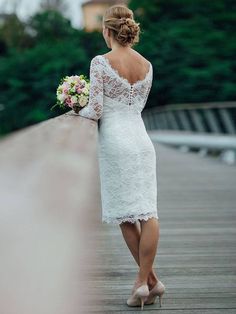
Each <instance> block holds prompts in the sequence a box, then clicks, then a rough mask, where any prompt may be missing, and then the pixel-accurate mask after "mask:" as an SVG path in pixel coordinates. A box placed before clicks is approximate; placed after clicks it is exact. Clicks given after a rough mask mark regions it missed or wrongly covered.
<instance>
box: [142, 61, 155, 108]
mask: <svg viewBox="0 0 236 314" xmlns="http://www.w3.org/2000/svg"><path fill="white" fill-rule="evenodd" d="M150 67H151V71H150V77H149V80H148V89H147V92H146V94H145V98H144V106H145V104H146V102H147V100H148V96H149V94H150V91H151V88H152V81H153V67H152V64H151V63H150ZM143 109H144V108H143Z"/></svg>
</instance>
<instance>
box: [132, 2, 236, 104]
mask: <svg viewBox="0 0 236 314" xmlns="http://www.w3.org/2000/svg"><path fill="white" fill-rule="evenodd" d="M130 7H131V8H132V9H133V10H134V12H135V16H136V17H137V20H138V21H140V23H141V26H142V31H143V32H142V36H141V41H140V44H139V45H138V46H137V49H138V50H139V51H140V52H141V53H143V54H144V55H146V56H147V57H148V58H149V59H150V61H152V63H153V66H154V83H153V88H152V91H151V95H150V99H151V105H152V106H156V100H155V99H158V104H159V105H164V104H167V103H179V102H201V101H202V102H205V101H220V100H234V99H235V96H236V95H235V94H236V88H235V58H234V56H235V55H236V42H235V40H233V36H234V35H233V34H234V32H235V22H234V21H235V20H236V2H235V1H232V0H225V1H222V0H215V1H205V0H194V1H189V0H188V1H187V0H168V1H165V0H152V1H144V0H138V1H137V0H131V2H130Z"/></svg>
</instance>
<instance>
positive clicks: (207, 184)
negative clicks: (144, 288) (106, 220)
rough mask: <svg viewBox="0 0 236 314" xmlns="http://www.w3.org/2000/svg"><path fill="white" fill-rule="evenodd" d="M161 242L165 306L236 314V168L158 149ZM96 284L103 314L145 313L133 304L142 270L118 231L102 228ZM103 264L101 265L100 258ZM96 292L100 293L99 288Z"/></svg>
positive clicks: (192, 312) (191, 313) (165, 309)
mask: <svg viewBox="0 0 236 314" xmlns="http://www.w3.org/2000/svg"><path fill="white" fill-rule="evenodd" d="M155 149H156V153H157V174H158V202H159V209H158V213H159V218H160V240H159V245H158V252H157V255H156V259H155V269H156V271H157V273H158V276H159V278H160V280H161V281H162V282H163V283H164V284H165V285H166V293H165V295H164V296H163V305H162V308H161V309H160V308H159V303H158V302H157V303H156V304H155V305H146V306H145V307H144V310H145V311H146V312H150V313H154V312H156V311H157V310H158V313H165V314H174V313H178V314H179V313H184V314H198V313H199V314H204V313H206V314H220V313H225V314H227V313H228V314H231V313H232V314H233V313H236V241H235V240H236V228H235V222H236V220H235V218H236V168H235V167H232V166H228V165H224V164H222V163H220V161H217V160H214V159H212V158H209V157H204V158H202V157H200V156H198V155H197V154H196V153H187V154H185V153H182V152H180V151H178V150H177V149H174V148H171V147H168V146H164V145H162V144H159V143H158V144H157V143H155ZM96 247H97V254H98V256H99V258H100V262H99V264H98V265H96V269H94V272H93V275H91V283H92V285H93V286H94V287H95V288H96V289H97V288H98V287H100V288H101V291H102V292H103V293H104V294H103V295H100V296H99V298H98V299H99V300H97V301H98V304H99V305H100V309H99V308H98V307H96V306H95V305H94V306H91V307H90V311H91V313H92V312H94V313H95V312H96V313H107V314H108V313H128V312H137V313H140V309H139V308H131V307H128V306H127V305H126V299H127V298H128V296H129V294H130V291H131V288H132V285H133V281H134V279H135V275H136V272H137V265H136V264H135V261H134V259H133V257H132V256H131V254H130V253H129V250H128V248H127V247H126V244H125V242H124V240H123V238H122V234H121V231H120V228H119V226H116V225H107V224H103V225H102V226H101V228H100V231H99V235H98V237H97V245H96ZM98 260H99V259H98ZM96 289H95V290H96Z"/></svg>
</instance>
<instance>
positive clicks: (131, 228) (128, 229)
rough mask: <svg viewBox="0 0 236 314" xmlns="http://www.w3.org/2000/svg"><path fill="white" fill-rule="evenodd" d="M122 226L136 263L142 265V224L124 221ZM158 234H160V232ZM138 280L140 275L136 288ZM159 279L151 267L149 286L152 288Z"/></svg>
mask: <svg viewBox="0 0 236 314" xmlns="http://www.w3.org/2000/svg"><path fill="white" fill-rule="evenodd" d="M158 227H159V225H158ZM120 228H121V231H122V234H123V237H124V239H125V242H126V244H127V246H128V248H129V250H130V252H131V253H132V255H133V257H134V259H135V261H136V263H137V264H138V265H139V266H140V263H139V243H140V237H141V229H140V224H139V223H138V222H136V223H129V222H124V223H122V224H120ZM158 235H159V232H158ZM157 241H158V239H157ZM138 281H139V276H138V277H137V279H136V282H135V285H134V289H135V288H136V286H137V283H138ZM157 281H158V277H157V275H156V274H155V272H154V270H153V269H151V271H150V273H149V276H148V285H149V288H150V289H152V287H153V286H154V285H155V284H156V283H157Z"/></svg>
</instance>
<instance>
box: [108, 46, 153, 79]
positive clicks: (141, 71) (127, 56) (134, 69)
mask: <svg viewBox="0 0 236 314" xmlns="http://www.w3.org/2000/svg"><path fill="white" fill-rule="evenodd" d="M104 57H106V58H107V59H108V60H109V63H110V65H111V66H112V68H113V69H115V70H116V71H117V72H118V73H119V75H120V76H121V77H124V78H126V79H127V80H128V81H129V82H130V84H133V83H135V82H137V81H139V80H143V79H144V78H145V76H146V74H147V72H148V70H149V62H148V61H147V59H145V58H144V57H143V56H142V55H141V54H139V53H138V52H137V51H135V50H134V49H132V48H130V49H125V50H124V51H120V50H119V51H118V52H117V51H114V52H113V51H111V52H109V53H107V54H104Z"/></svg>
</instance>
